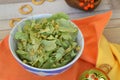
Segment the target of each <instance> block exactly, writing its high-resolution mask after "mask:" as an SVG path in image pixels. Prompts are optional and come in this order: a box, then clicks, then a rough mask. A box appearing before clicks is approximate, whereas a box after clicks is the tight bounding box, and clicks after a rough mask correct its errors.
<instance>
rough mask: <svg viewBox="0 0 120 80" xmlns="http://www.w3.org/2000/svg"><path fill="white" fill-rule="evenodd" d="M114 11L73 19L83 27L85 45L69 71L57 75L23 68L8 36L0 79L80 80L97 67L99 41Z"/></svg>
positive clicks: (1, 48) (0, 49)
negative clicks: (88, 70) (11, 50)
mask: <svg viewBox="0 0 120 80" xmlns="http://www.w3.org/2000/svg"><path fill="white" fill-rule="evenodd" d="M111 14H112V12H111V11H109V12H106V13H103V14H98V15H95V16H91V17H87V18H83V19H78V20H73V22H74V23H75V24H76V25H78V27H79V28H80V29H81V31H82V33H83V36H84V39H85V47H84V51H83V53H82V56H81V57H80V59H79V60H78V61H77V62H76V63H75V64H74V65H73V66H72V67H71V68H70V69H69V70H67V71H65V72H64V73H61V74H59V75H56V76H47V77H43V76H38V75H35V74H32V73H30V72H28V71H26V70H24V69H23V67H21V66H20V64H18V63H17V61H16V60H15V59H14V57H13V56H12V54H11V52H10V50H9V46H8V37H9V36H7V37H6V38H5V39H3V41H2V42H1V43H0V80H78V79H79V76H80V74H81V73H82V72H83V71H84V70H86V69H89V68H92V67H95V65H96V61H97V56H98V42H99V39H100V36H101V34H102V31H103V29H104V27H105V25H106V24H107V22H108V20H109V18H110V16H111Z"/></svg>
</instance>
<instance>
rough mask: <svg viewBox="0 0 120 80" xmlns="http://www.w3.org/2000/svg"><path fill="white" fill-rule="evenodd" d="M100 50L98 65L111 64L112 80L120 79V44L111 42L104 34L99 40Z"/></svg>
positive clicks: (110, 74) (110, 73)
mask: <svg viewBox="0 0 120 80" xmlns="http://www.w3.org/2000/svg"><path fill="white" fill-rule="evenodd" d="M98 48H99V52H98V59H97V63H96V66H97V67H98V66H100V65H102V64H109V65H110V66H111V67H112V70H111V71H110V72H109V74H108V76H109V77H110V79H111V80H120V76H118V75H119V74H120V45H118V44H115V43H110V42H109V41H107V40H106V38H105V37H104V36H102V37H101V39H100V42H99V47H98Z"/></svg>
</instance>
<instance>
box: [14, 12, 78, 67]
mask: <svg viewBox="0 0 120 80" xmlns="http://www.w3.org/2000/svg"><path fill="white" fill-rule="evenodd" d="M77 33H78V29H77V28H76V27H74V25H73V24H72V23H71V22H70V21H69V17H68V15H66V14H64V13H58V14H54V15H52V16H51V17H49V18H42V19H36V20H27V21H25V24H24V25H23V28H22V29H21V26H20V28H19V29H18V32H16V34H15V39H16V40H17V50H16V53H17V55H18V56H19V58H20V59H21V60H22V61H23V62H24V63H26V64H28V65H31V66H33V67H37V68H44V69H46V68H47V69H50V68H57V67H60V66H64V65H66V64H67V63H69V62H70V61H71V60H72V59H73V58H74V57H75V56H76V55H77V51H78V47H79V46H78V45H77V42H76V38H77ZM79 49H80V47H79Z"/></svg>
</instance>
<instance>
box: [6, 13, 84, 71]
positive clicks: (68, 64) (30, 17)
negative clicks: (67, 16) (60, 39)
mask: <svg viewBox="0 0 120 80" xmlns="http://www.w3.org/2000/svg"><path fill="white" fill-rule="evenodd" d="M43 16H44V17H50V16H52V14H37V15H33V16H29V17H26V18H24V19H22V20H21V21H20V22H18V23H17V24H16V25H15V26H14V27H13V29H12V30H11V32H10V36H9V41H8V42H9V48H10V51H11V53H12V55H13V56H14V58H15V59H16V60H17V61H18V62H19V63H20V64H21V65H23V66H25V67H28V68H30V69H33V70H37V71H57V70H62V69H65V68H67V67H70V66H71V65H72V64H74V63H75V62H76V61H77V60H78V59H79V58H80V56H81V55H82V52H83V49H84V37H83V34H82V32H81V30H80V29H79V28H78V26H77V25H76V24H74V23H73V22H72V21H70V22H72V24H74V25H75V26H76V27H77V28H78V30H79V32H80V35H81V40H82V42H83V43H82V47H81V50H80V52H79V53H78V55H77V56H76V57H75V58H74V59H73V60H72V61H71V62H69V63H67V64H66V65H64V66H61V67H58V68H52V69H42V68H37V67H33V66H30V65H28V64H25V63H23V62H22V60H20V58H19V57H17V56H16V55H15V53H13V51H12V48H11V43H10V42H11V36H12V33H13V32H14V30H15V29H16V28H17V26H18V25H19V24H20V23H22V22H24V21H26V20H30V19H32V18H35V17H37V18H35V19H40V18H43Z"/></svg>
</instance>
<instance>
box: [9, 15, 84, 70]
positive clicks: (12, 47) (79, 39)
mask: <svg viewBox="0 0 120 80" xmlns="http://www.w3.org/2000/svg"><path fill="white" fill-rule="evenodd" d="M50 16H51V14H40V15H35V16H32V17H29V18H26V19H23V20H21V21H20V22H19V23H17V24H16V25H15V27H14V28H13V29H12V31H11V33H10V37H9V47H10V50H11V52H12V55H13V56H14V57H15V59H17V61H18V62H20V63H21V64H24V63H23V62H22V61H21V60H20V59H19V58H18V56H17V55H16V50H17V45H16V43H17V41H16V40H15V39H14V36H15V34H16V32H17V31H18V26H22V27H23V25H24V24H25V21H26V20H31V19H33V20H34V19H39V18H46V17H50ZM72 24H73V25H75V24H74V23H72ZM75 26H76V25H75ZM76 27H77V26H76ZM77 28H78V27H77ZM77 43H78V45H79V46H80V47H81V49H80V51H79V52H78V54H77V56H76V57H75V58H74V59H73V60H72V61H71V62H70V63H68V64H67V65H68V66H69V65H72V64H73V63H74V62H75V61H76V60H77V59H78V58H79V57H80V56H81V54H82V51H83V48H84V38H83V35H82V33H81V31H80V30H78V35H77ZM24 65H26V64H24ZM27 66H29V65H27ZM65 66H66V65H65ZM29 67H32V66H29ZM63 67H64V66H63ZM32 68H35V67H32ZM35 69H39V68H35Z"/></svg>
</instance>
